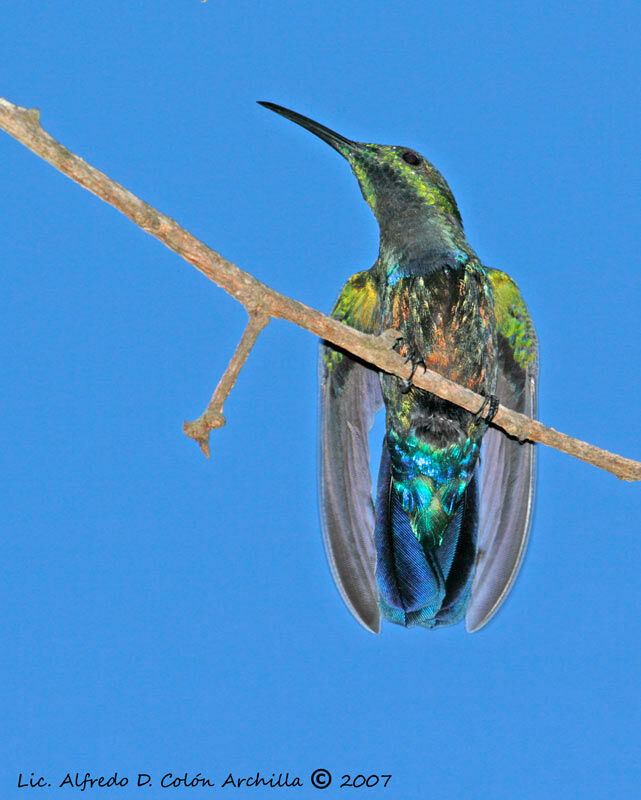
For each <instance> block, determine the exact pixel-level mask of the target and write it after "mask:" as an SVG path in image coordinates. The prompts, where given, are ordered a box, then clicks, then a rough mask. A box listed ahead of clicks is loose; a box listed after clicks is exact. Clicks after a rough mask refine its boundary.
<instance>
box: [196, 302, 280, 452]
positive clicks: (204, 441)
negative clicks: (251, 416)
mask: <svg viewBox="0 0 641 800" xmlns="http://www.w3.org/2000/svg"><path fill="white" fill-rule="evenodd" d="M268 322H269V317H268V316H267V314H263V313H262V312H261V311H256V312H254V313H252V314H250V315H249V322H248V323H247V327H246V328H245V331H244V333H243V335H242V338H241V340H240V342H238V347H237V348H236V352H235V353H234V355H233V356H232V358H231V361H230V362H229V364H228V366H227V369H226V370H225V372H224V373H223V376H222V378H221V379H220V381H219V382H218V386H217V387H216V389H215V391H214V393H213V395H212V397H211V400H210V401H209V405H208V406H207V408H206V409H205V410H204V411H203V413H202V414H201V415H200V416H199V417H198V419H196V420H194V421H193V422H184V423H183V431H184V432H185V433H186V434H187V436H190V437H191V438H192V439H195V440H196V441H197V442H198V444H199V445H200V449H201V450H202V451H203V453H204V454H205V455H206V456H207V458H209V433H210V431H212V430H214V428H222V427H223V425H225V423H226V421H227V420H226V419H225V417H224V416H223V405H224V404H225V400H226V399H227V397H228V396H229V393H230V392H231V390H232V389H233V388H234V384H235V383H236V379H237V378H238V375H239V373H240V371H241V369H242V368H243V365H244V363H245V361H247V358H248V356H249V353H250V352H251V349H252V347H253V346H254V345H255V344H256V339H258V335H259V333H260V332H261V331H262V329H263V328H264V327H265V325H267V323H268Z"/></svg>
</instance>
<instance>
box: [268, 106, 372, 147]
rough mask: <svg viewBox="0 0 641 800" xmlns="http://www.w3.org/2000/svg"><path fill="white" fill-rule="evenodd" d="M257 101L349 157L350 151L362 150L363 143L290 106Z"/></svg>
mask: <svg viewBox="0 0 641 800" xmlns="http://www.w3.org/2000/svg"><path fill="white" fill-rule="evenodd" d="M257 102H258V105H260V106H265V108H268V109H269V110H270V111H275V112H276V114H280V115H281V117H286V118H287V119H291V121H292V122H295V123H296V124H297V125H300V126H301V127H303V128H307V130H308V131H311V132H312V133H314V134H316V136H318V137H319V138H320V139H322V140H323V141H324V142H327V144H328V145H330V147H333V148H334V150H338V152H339V153H340V154H341V155H343V156H345V157H347V155H348V153H349V152H350V151H352V150H360V148H361V145H360V144H359V143H358V142H353V141H352V140H351V139H346V138H345V137H344V136H341V135H340V133H336V131H332V130H330V129H329V128H326V127H325V126H324V125H321V124H320V123H319V122H314V120H313V119H310V118H309V117H304V116H303V115H302V114H297V113H296V112H295V111H291V110H290V109H289V108H284V107H283V106H277V105H276V104H275V103H266V102H264V101H263V100H258V101H257Z"/></svg>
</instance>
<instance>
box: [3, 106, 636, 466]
mask: <svg viewBox="0 0 641 800" xmlns="http://www.w3.org/2000/svg"><path fill="white" fill-rule="evenodd" d="M0 128H3V129H4V130H5V131H6V132H7V133H9V134H11V135H12V136H14V137H15V138H16V139H17V140H18V141H19V142H21V143H22V144H24V145H25V146H26V147H28V148H29V149H30V150H32V151H33V152H34V153H36V154H37V155H39V156H40V157H41V158H43V159H44V160H45V161H48V162H49V163H50V164H52V165H53V166H54V167H56V169H58V170H60V172H63V173H64V174H65V175H67V176H68V177H70V178H71V179H72V180H74V181H76V183H79V184H80V185H81V186H84V187H85V189H88V190H89V191H90V192H93V193H94V194H96V195H98V197H100V198H102V199H103V200H105V202H107V203H109V204H111V205H112V206H114V208H117V209H118V210H119V211H121V212H122V213H123V214H125V215H126V216H128V217H129V218H130V219H131V220H133V222H135V223H136V225H138V226H139V227H141V228H142V229H143V230H144V231H146V232H147V233H150V234H151V235H152V236H155V237H156V238H157V239H159V240H160V241H161V242H163V243H164V244H165V245H166V246H167V247H169V248H171V249H172V250H174V251H175V252H176V253H178V254H179V255H180V256H182V257H183V258H184V259H185V260H186V261H189V263H190V264H193V265H194V266H195V267H196V269H198V270H200V272H202V273H203V274H204V275H206V276H207V277H208V278H209V279H210V280H212V281H214V283H217V284H218V285H219V286H220V287H222V288H223V289H224V290H225V291H226V292H228V293H229V294H231V295H232V297H235V298H236V300H238V301H239V302H241V303H243V305H244V306H245V307H246V308H247V309H248V310H249V311H250V313H251V312H252V311H257V310H260V311H262V312H263V313H264V314H266V315H267V316H269V317H279V318H281V319H286V320H289V321H290V322H293V323H295V324H296V325H299V326H300V327H302V328H305V329H306V330H308V331H310V332H311V333H314V334H315V335H316V336H319V337H320V338H321V339H326V340H327V341H329V342H332V344H335V345H337V346H339V347H342V348H343V349H344V350H348V351H349V352H351V353H353V354H354V355H356V356H358V357H359V358H361V359H362V360H363V361H366V362H368V363H370V364H374V365H375V366H376V367H378V368H379V369H381V370H383V371H384V372H388V373H391V374H394V375H398V376H399V377H400V378H404V379H407V378H408V377H409V375H410V372H411V368H410V367H409V366H408V365H407V364H406V363H405V362H404V361H403V359H402V358H401V356H399V355H398V354H397V353H396V352H394V351H393V350H391V349H390V341H389V336H380V337H377V336H368V335H366V334H363V333H360V332H359V331H356V330H354V329H353V328H350V327H348V326H346V325H343V324H342V323H340V322H337V321H336V320H334V319H332V318H331V317H328V316H326V315H325V314H321V312H320V311H316V309H313V308H310V307H309V306H306V305H304V304H303V303H299V302H298V301H296V300H292V299H291V298H289V297H286V296H285V295H282V294H280V293H279V292H276V291H275V290H274V289H271V288H270V287H269V286H266V285H265V284H264V283H261V282H260V281H258V280H256V279H255V278H254V277H252V276H251V275H250V274H249V273H247V272H244V271H243V270H241V269H239V268H238V267H237V266H235V265H234V264H232V263H231V262H229V261H227V260H226V259H224V258H223V257H222V256H221V255H219V254H218V253H216V252H215V251H214V250H211V249H210V248H209V247H207V245H205V244H203V242H201V241H199V240H198V239H196V238H195V237H194V236H192V235H191V234H190V233H188V232H187V231H186V230H185V229H184V228H182V227H181V226H180V225H178V223H177V222H175V221H174V220H173V219H171V218H170V217H167V216H165V215H164V214H161V213H160V211H157V210H156V209H155V208H152V206H150V205H148V204H147V203H145V202H143V201H142V200H140V199H139V198H138V197H136V196H135V195H133V194H132V193H131V192H129V191H128V190H127V189H125V188H124V187H123V186H120V184H118V183H116V182H115V181H112V180H111V179H110V178H108V177H107V176H106V175H105V174H104V173H102V172H100V171H99V170H97V169H95V168H94V167H92V166H90V165H89V164H87V163H86V162H85V161H83V160H82V159H81V158H79V157H78V156H76V155H74V154H73V153H71V152H70V151H69V150H67V148H66V147H64V146H63V145H61V144H60V143H59V142H57V141H56V140H55V139H53V138H52V137H51V136H50V135H49V134H48V133H46V132H45V131H44V130H43V129H42V128H41V126H40V122H39V113H38V112H37V111H36V110H35V109H25V108H21V107H20V106H16V105H14V104H13V103H9V102H8V101H7V100H4V99H2V98H0ZM412 383H413V384H414V385H416V386H418V387H419V388H421V389H426V390H427V391H430V392H433V393H434V394H436V395H438V396H439V397H442V398H444V399H446V400H450V401H451V402H453V403H456V404H457V405H460V406H462V407H463V408H465V409H467V410H468V411H472V412H476V411H478V409H479V408H480V406H481V403H482V401H483V398H482V397H481V396H480V395H477V394H475V393H474V392H471V391H470V390H469V389H466V388H464V387H463V386H459V385H458V384H456V383H453V382H452V381H450V380H448V379H447V378H444V377H443V376H441V375H438V374H437V373H436V372H432V371H431V370H426V371H425V372H424V373H421V374H419V375H414V377H413V378H412ZM493 424H495V425H497V426H498V427H500V428H503V430H505V431H506V432H507V433H509V434H510V435H512V436H516V437H518V438H519V439H522V440H525V439H529V440H531V441H534V442H541V444H545V445H548V446H549V447H554V448H556V449H557V450H560V451H561V452H564V453H567V454H568V455H571V456H574V457H575V458H578V459H581V460H582V461H586V462H588V463H589V464H593V465H594V466H596V467H599V468H601V469H604V470H607V471H608V472H611V473H612V474H614V475H616V476H617V477H618V478H621V479H623V480H628V481H637V480H641V463H639V462H637V461H632V460H631V459H628V458H623V457H622V456H618V455H615V454H614V453H609V452H607V451H606V450H602V449H601V448H599V447H595V446H594V445H591V444H588V443H587V442H582V441H580V440H579V439H574V438H572V437H571V436H567V435H566V434H564V433H560V432H559V431H555V430H554V429H553V428H547V427H546V426H545V425H543V424H542V423H541V422H539V421H538V420H531V419H529V418H528V417H526V416H524V415H523V414H518V413H516V412H514V411H511V410H510V409H508V408H505V407H504V406H500V407H499V410H498V412H497V414H496V416H495V418H494V423H493Z"/></svg>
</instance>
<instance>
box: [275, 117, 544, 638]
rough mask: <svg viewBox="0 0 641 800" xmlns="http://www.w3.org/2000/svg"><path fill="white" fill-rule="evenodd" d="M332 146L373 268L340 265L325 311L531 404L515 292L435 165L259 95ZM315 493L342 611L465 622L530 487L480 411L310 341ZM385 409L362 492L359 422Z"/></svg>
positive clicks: (499, 560) (491, 599)
mask: <svg viewBox="0 0 641 800" xmlns="http://www.w3.org/2000/svg"><path fill="white" fill-rule="evenodd" d="M262 105H264V106H266V107H267V108H269V109H271V110H272V111H275V112H276V113H278V114H281V115H282V116H284V117H287V119H290V120H292V121H293V122H296V123H297V124H299V125H302V126H303V127H304V128H307V130H309V131H311V132H312V133H314V134H316V135H317V136H319V137H320V138H321V139H323V141H325V142H327V143H328V144H329V145H331V146H332V147H333V148H334V149H335V150H337V151H338V152H339V153H340V154H341V155H342V156H343V157H344V158H346V159H347V161H348V162H349V165H350V166H351V168H352V171H353V172H354V175H355V176H356V178H357V179H358V182H359V185H360V187H361V191H362V193H363V197H364V198H365V200H366V201H367V204H368V205H369V207H370V208H371V209H372V211H373V212H374V215H375V216H376V219H377V220H378V224H379V227H380V250H379V255H378V258H377V259H376V262H375V263H374V265H373V266H372V267H371V268H370V269H368V270H365V271H364V272H359V273H357V274H356V275H354V276H352V277H351V278H350V279H349V280H348V281H347V283H346V284H345V286H344V287H343V290H342V292H341V294H340V296H339V298H338V300H337V302H336V305H335V306H334V310H333V312H332V316H333V317H335V318H336V319H339V320H341V321H342V322H344V323H346V324H347V325H351V326H352V327H354V328H357V329H358V330H361V331H364V332H366V333H371V334H380V333H381V332H383V331H385V330H388V329H394V330H395V331H397V332H398V334H399V337H400V338H399V348H398V349H399V352H400V353H401V354H402V355H405V356H406V357H407V358H408V359H411V360H412V361H413V362H414V364H415V365H416V364H424V365H425V366H427V367H429V368H431V369H434V370H435V371H437V372H440V373H441V374H442V375H445V376H446V377H448V378H450V379H451V380H453V381H456V382H457V383H460V384H463V385H464V386H467V387H469V388H470V389H473V390H474V391H475V392H478V393H479V394H482V395H484V396H486V397H492V398H494V397H496V398H498V399H499V400H500V402H501V403H503V404H504V405H506V406H508V407H510V408H512V409H515V410H517V411H521V412H523V413H525V414H528V415H530V416H533V415H534V414H535V411H536V383H537V372H538V353H537V342H536V335H535V332H534V326H533V324H532V321H531V319H530V316H529V314H528V311H527V308H526V306H525V303H524V302H523V298H522V297H521V294H520V292H519V290H518V288H517V286H516V284H515V283H514V281H513V280H512V279H511V278H510V277H508V276H507V275H506V274H505V273H504V272H500V271H499V270H495V269H490V268H488V267H485V266H483V264H482V263H481V262H480V260H479V259H478V257H477V255H476V253H475V252H474V250H472V248H471V247H470V245H469V243H468V241H467V239H466V237H465V233H464V232H463V223H462V221H461V215H460V213H459V210H458V207H457V205H456V201H455V200H454V196H453V195H452V192H451V191H450V188H449V186H448V185H447V183H446V181H445V179H444V178H443V176H442V175H441V174H440V172H438V170H437V169H435V167H434V166H433V165H432V164H430V162H429V161H427V160H426V159H425V158H423V156H421V155H420V154H419V153H417V152H416V151H414V150H412V149H409V148H407V147H393V146H387V145H378V144H363V143H360V142H354V141H351V140H349V139H346V138H345V137H343V136H340V135H339V134H337V133H335V132H334V131H331V130H329V129H328V128H326V127H324V126H323V125H319V124H318V123H317V122H314V121H313V120H311V119H308V118H307V117H304V116H302V115H300V114H297V113H295V112H293V111H289V110H288V109H286V108H283V107H282V106H277V105H274V104H272V103H262ZM320 372H321V387H320V393H321V423H320V425H321V427H320V448H321V452H320V503H321V516H322V522H323V532H324V537H325V547H326V550H327V556H328V559H329V564H330V567H331V570H332V574H333V576H334V579H335V581H336V584H337V586H338V588H339V591H340V593H341V595H342V596H343V599H344V600H345V603H346V604H347V606H348V608H349V609H350V611H351V612H352V614H353V615H354V616H355V617H356V619H357V620H358V621H359V622H360V623H361V624H362V625H363V626H365V627H366V628H368V629H369V630H371V631H374V632H378V630H379V628H380V616H381V614H382V615H383V617H384V618H385V619H388V620H390V621H391V622H395V623H398V624H400V625H406V626H408V625H422V626H423V627H426V628H434V627H438V626H439V625H451V624H453V623H456V622H458V621H460V620H461V619H462V618H463V616H465V618H466V623H467V629H468V630H469V631H475V630H478V629H479V628H480V627H482V626H483V625H484V624H485V623H486V622H487V621H488V620H489V619H490V617H492V615H493V614H494V613H495V612H496V610H497V609H498V608H499V606H500V605H501V603H502V602H503V600H504V599H505V597H506V595H507V593H508V592H509V590H510V588H511V586H512V583H513V581H514V579H515V577H516V573H517V571H518V569H519V566H520V563H521V560H522V557H523V553H524V550H525V545H526V541H527V536H528V530H529V527H530V522H531V517H532V506H533V500H534V476H535V450H534V445H532V444H531V443H528V442H525V443H521V442H519V441H517V440H515V439H511V438H509V437H508V436H507V435H506V434H504V433H503V432H502V431H501V430H499V429H497V428H492V427H489V426H488V419H487V418H484V417H483V416H481V415H480V414H477V415H474V414H471V413H469V412H468V411H465V410H464V409H462V408H460V407H459V406H456V405H453V404H452V403H449V402H447V401H445V400H441V399H440V398H438V397H436V396H435V395H433V394H431V393H430V392H426V391H424V390H422V389H418V388H416V387H414V386H411V385H408V384H406V383H405V382H403V381H402V380H400V379H399V378H397V377H396V376H394V375H388V374H385V373H380V374H379V373H378V372H377V371H376V370H375V369H373V368H372V367H371V366H369V365H367V364H364V363H363V362H361V361H359V360H358V359H356V358H354V357H352V356H351V355H350V354H349V353H345V352H343V351H341V350H339V349H337V348H335V347H334V346H332V345H330V344H327V343H324V344H323V345H322V346H321V352H320ZM383 404H384V406H385V414H386V434H385V439H384V442H383V448H382V456H381V463H380V470H379V476H378V488H377V490H376V499H375V503H373V502H372V496H371V477H370V471H369V447H368V432H369V430H370V429H371V427H372V422H373V418H374V414H375V413H376V411H377V410H378V409H379V408H380V407H381V405H383Z"/></svg>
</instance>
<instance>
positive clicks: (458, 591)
mask: <svg viewBox="0 0 641 800" xmlns="http://www.w3.org/2000/svg"><path fill="white" fill-rule="evenodd" d="M475 535H476V487H475V480H474V479H472V481H471V482H470V485H469V486H468V489H467V490H466V492H465V495H464V496H463V499H462V500H461V503H460V505H459V508H458V509H457V512H456V513H455V515H454V516H453V518H452V520H451V522H450V523H449V525H448V528H447V531H446V533H445V536H444V537H443V543H442V545H441V546H440V547H438V548H437V549H435V550H429V549H427V548H426V549H424V548H423V547H422V546H421V544H420V543H419V541H418V539H417V538H416V536H415V534H414V531H413V530H412V528H411V526H410V521H409V517H408V514H407V512H406V511H405V510H404V509H403V507H402V505H401V500H400V498H399V496H398V494H397V493H396V492H395V491H394V490H393V488H392V484H391V466H390V455H389V451H388V449H387V447H386V446H383V453H382V456H381V465H380V470H379V478H378V490H377V499H376V526H375V531H374V538H375V542H376V553H377V564H376V580H377V583H378V589H379V604H380V607H381V611H382V613H383V616H384V617H385V618H386V619H388V620H389V621H390V622H394V623H396V624H398V625H405V626H409V625H421V626H423V627H426V628H433V627H436V626H439V625H449V624H453V623H454V622H457V621H458V620H459V619H460V618H461V616H462V615H463V614H464V613H465V608H466V606H467V602H468V600H469V590H470V586H471V572H472V568H473V560H474V559H473V552H474V538H475ZM470 552H471V553H472V558H471V559H470V557H469V554H470Z"/></svg>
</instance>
